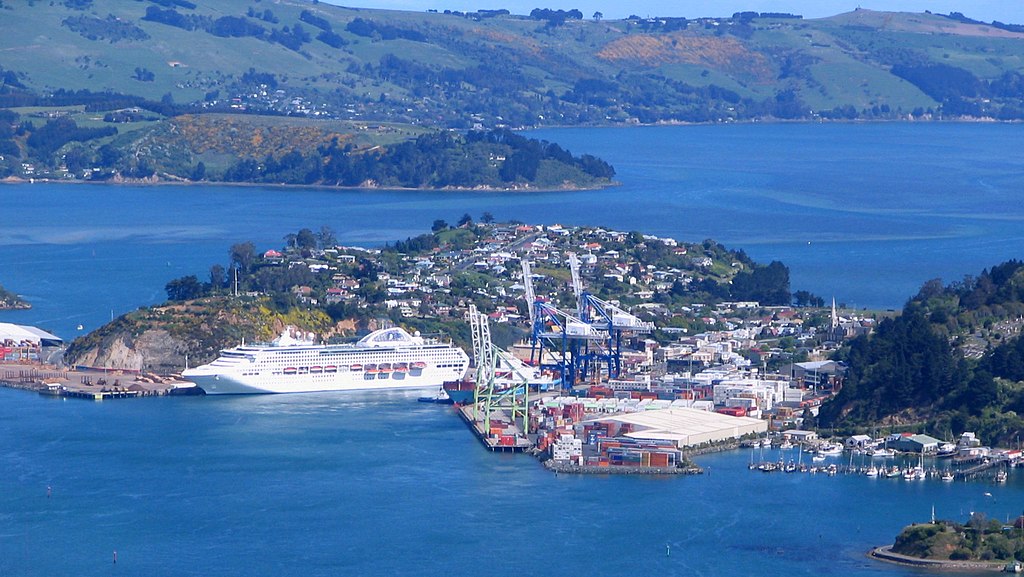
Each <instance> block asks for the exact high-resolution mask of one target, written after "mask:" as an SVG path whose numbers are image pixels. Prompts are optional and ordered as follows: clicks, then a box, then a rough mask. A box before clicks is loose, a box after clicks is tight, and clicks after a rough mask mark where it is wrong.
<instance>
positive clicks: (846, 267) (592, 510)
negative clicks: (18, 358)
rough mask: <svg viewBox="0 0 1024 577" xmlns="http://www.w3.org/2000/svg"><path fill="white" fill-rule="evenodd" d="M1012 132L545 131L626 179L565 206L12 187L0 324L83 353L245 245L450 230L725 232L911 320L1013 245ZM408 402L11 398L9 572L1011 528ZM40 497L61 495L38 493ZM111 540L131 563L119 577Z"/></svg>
mask: <svg viewBox="0 0 1024 577" xmlns="http://www.w3.org/2000/svg"><path fill="white" fill-rule="evenodd" d="M1019 130H1020V128H1019V127H1018V126H1016V125H951V124H949V125H896V124H881V125H821V126H818V125H772V126H758V125H746V126H721V127H666V128H654V129H598V130H594V129H586V130H583V129H571V130H569V129H566V130H553V131H544V132H538V133H537V135H539V136H541V137H544V138H548V139H551V140H555V141H558V142H560V143H562V144H563V145H565V146H566V147H568V148H570V149H571V150H572V151H573V152H575V153H577V154H578V153H583V152H589V153H593V154H596V155H599V156H602V157H604V158H606V159H607V160H609V161H610V162H612V163H613V164H614V165H615V166H616V168H617V170H618V172H619V179H620V180H622V181H623V183H624V184H623V185H622V186H621V187H616V188H612V189H607V190H603V191H590V192H572V193H466V192H418V191H417V192H407V191H400V192H399V191H373V192H369V193H367V192H362V191H331V190H304V189H272V188H258V187H252V188H249V187H207V186H196V187H173V188H171V187H116V186H69V185H56V184H34V185H22V186H3V187H0V203H2V207H3V208H2V210H0V249H2V250H0V283H2V284H4V285H5V286H6V287H8V288H9V289H12V290H14V291H16V292H19V293H21V294H23V295H25V296H26V297H27V298H28V299H29V300H30V301H32V303H33V304H34V305H35V308H34V309H32V310H30V311H19V312H7V313H0V321H4V322H22V323H27V324H36V325H39V326H42V327H44V328H49V329H51V330H53V331H55V332H56V333H57V334H58V335H61V336H64V337H65V338H71V337H73V336H75V334H77V329H76V326H77V325H78V324H82V325H83V326H84V330H86V331H88V330H91V329H94V328H96V327H97V326H99V325H100V324H102V323H103V322H106V321H107V320H109V319H110V316H111V315H117V314H121V313H124V312H126V311H128V310H130V309H133V308H135V307H137V306H140V305H147V304H152V303H157V302H161V301H162V300H163V299H164V297H165V294H164V288H163V287H164V285H165V284H166V282H167V281H168V280H170V279H172V278H176V277H180V276H182V275H187V274H196V275H198V276H200V277H204V276H205V275H206V271H207V270H208V269H209V266H210V265H211V264H213V263H214V262H219V263H225V262H226V261H227V252H228V247H229V245H230V244H232V243H235V242H242V241H245V240H253V241H254V242H255V243H256V245H257V247H258V248H259V249H261V250H264V249H267V248H272V247H277V246H279V245H281V244H283V240H282V239H283V237H284V235H285V234H288V233H291V232H296V231H297V230H298V229H299V228H302V227H310V228H314V229H316V228H319V226H320V225H328V226H330V227H332V228H333V229H334V230H335V231H336V232H337V234H338V237H339V240H340V242H342V243H345V244H363V245H372V244H379V243H383V242H385V241H389V240H395V239H398V238H404V237H406V236H410V235H416V234H420V233H422V232H425V231H427V230H428V229H429V227H430V224H431V223H432V222H433V220H434V219H436V218H444V219H447V220H448V221H449V222H454V221H456V220H457V219H458V218H459V217H460V216H461V215H462V214H463V213H465V212H468V213H469V214H471V215H472V216H474V217H479V216H480V215H481V214H482V213H483V212H484V211H489V212H491V213H493V214H494V216H495V217H497V218H498V219H519V220H522V221H526V222H538V223H554V222H561V223H565V224H595V225H603V226H608V227H614V228H619V229H629V230H633V229H637V230H642V231H645V232H650V233H654V234H659V235H669V236H673V237H676V238H678V239H680V240H686V241H700V240H702V239H704V238H709V237H710V238H714V239H716V240H719V241H721V242H723V243H725V244H727V245H728V246H730V247H735V248H744V249H745V250H746V251H747V252H748V253H750V254H751V255H752V256H753V257H754V258H756V259H758V260H761V261H764V262H767V261H769V260H772V259H781V260H783V261H784V262H786V263H787V264H788V265H789V266H790V267H791V269H792V271H793V286H794V288H805V289H808V290H811V291H813V292H816V293H818V294H821V295H823V296H826V297H829V296H831V295H832V294H835V295H836V297H837V299H838V300H840V301H846V302H847V303H849V304H853V305H856V306H881V307H893V308H895V307H899V306H900V305H901V303H902V302H903V301H904V300H905V299H906V298H907V297H908V296H909V295H910V294H912V293H913V292H914V291H916V289H917V287H918V286H919V285H920V284H921V283H922V282H924V281H925V280H927V279H929V278H933V277H937V276H941V277H943V278H945V279H946V280H947V281H948V280H952V279H957V278H960V277H961V276H962V275H964V274H972V273H977V272H978V271H979V270H980V268H982V267H985V266H988V265H991V264H995V263H998V262H1001V261H1002V260H1006V259H1008V258H1021V256H1022V253H1024V250H1022V249H1024V232H1021V231H1022V229H1021V227H1020V222H1021V220H1024V203H1020V202H1019V200H1018V196H1019V194H1020V192H1021V191H1022V190H1024V158H1021V157H1009V156H1008V154H1007V152H1008V151H1015V150H1019V149H1020V144H1021V139H1020V134H1019ZM448 410H449V409H447V408H445V407H442V406H435V405H426V404H419V403H416V402H415V393H412V394H409V395H401V394H397V395H387V396H384V397H373V398H370V397H366V396H364V395H359V394H354V395H353V394H324V395H319V394H310V395H295V396H271V397H235V398H173V397H167V398H151V399H139V400H131V401H115V402H104V403H90V402H82V401H75V400H60V399H50V398H43V397H38V396H36V395H33V394H29V393H25V392H23V391H14V390H7V389H0V472H2V474H0V575H15V576H22V575H24V576H36V575H39V576H49V575H83V576H91V575H108V574H110V573H112V572H114V573H125V574H132V575H147V574H152V575H204V576H217V575H252V576H262V575H267V576H270V575H275V576H277V575H304V576H305V575H311V576H318V575H339V574H354V575H436V574H450V575H453V576H461V575H479V574H481V573H484V572H487V573H495V574H508V573H519V574H525V575H549V574H587V575H623V574H639V575H687V576H690V575H705V576H716V575H722V576H726V575H729V576H732V575H753V576H760V575H765V576H767V575H783V574H786V575H815V576H820V575H843V576H847V575H852V576H858V575H912V574H913V575H917V574H918V572H915V571H913V570H910V569H904V568H901V567H896V566H891V565H884V564H880V563H876V562H874V561H871V560H868V559H867V558H865V557H864V552H865V551H866V550H867V549H868V548H870V547H872V546H875V545H880V544H885V543H889V542H891V540H892V538H893V537H894V536H895V535H896V534H897V533H898V532H899V530H900V528H901V527H902V526H904V525H905V524H908V523H910V522H913V521H921V520H926V519H927V518H928V517H929V516H930V514H931V510H932V507H933V506H934V507H935V511H936V514H937V515H938V516H940V517H947V518H954V519H960V520H962V519H965V518H966V517H967V515H968V514H969V513H970V512H971V511H983V512H986V513H988V514H989V515H991V516H993V517H996V518H999V519H1005V518H1012V517H1015V516H1016V515H1019V514H1020V503H1021V502H1022V497H1024V476H1022V474H1021V473H1020V472H1019V471H1011V473H1010V478H1009V482H1007V483H1006V484H1003V485H989V484H985V483H980V482H976V483H952V484H951V483H942V482H939V481H915V482H906V481H903V480H895V479H893V480H887V479H869V478H866V477H861V476H837V477H826V476H822V475H814V476H812V475H799V474H796V475H787V474H776V475H765V474H760V473H756V472H750V471H748V470H747V463H748V462H749V458H750V455H749V453H748V452H745V451H735V452H730V453H723V454H718V455H709V456H704V457H700V458H699V460H698V463H699V464H700V465H702V466H703V467H705V469H706V470H707V473H706V474H705V475H700V476H692V477H690V476H687V477H672V478H659V477H627V476H611V477H600V476H597V477H574V476H568V475H560V476H554V475H552V474H550V473H548V472H547V471H545V470H543V469H542V468H541V467H540V465H539V464H538V463H537V462H536V461H535V460H533V459H532V458H531V457H529V456H525V455H507V454H506V455H502V454H491V453H489V452H487V451H485V450H483V449H482V448H481V447H480V445H479V443H478V442H477V441H476V439H474V438H473V436H472V435H471V434H470V433H469V432H468V431H467V430H466V429H465V426H464V425H463V424H462V422H461V421H460V420H459V419H458V418H456V417H455V416H454V415H451V414H450V413H449V412H448ZM48 487H49V492H50V496H49V497H48V496H47V492H48V489H47V488H48ZM114 551H117V557H116V558H117V564H116V566H115V565H114V564H113V555H114V553H113V552H114Z"/></svg>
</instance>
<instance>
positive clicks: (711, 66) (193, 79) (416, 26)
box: [0, 0, 1024, 128]
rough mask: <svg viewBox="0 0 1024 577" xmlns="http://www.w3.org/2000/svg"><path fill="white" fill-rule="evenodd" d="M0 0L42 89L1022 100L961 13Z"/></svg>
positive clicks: (446, 110) (543, 103)
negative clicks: (421, 9)
mask: <svg viewBox="0 0 1024 577" xmlns="http://www.w3.org/2000/svg"><path fill="white" fill-rule="evenodd" d="M2 6H3V7H2V12H0V13H2V16H3V21H4V23H5V24H4V34H3V35H2V37H0V67H2V68H3V73H0V77H2V78H4V79H5V81H6V85H5V87H6V88H7V89H9V91H11V90H13V91H14V92H17V91H19V90H21V88H20V86H23V87H25V88H26V89H28V90H29V91H30V92H32V93H34V94H38V95H45V94H47V93H49V92H52V91H54V90H57V89H60V88H64V89H68V90H78V89H88V90H91V91H94V92H95V91H113V92H119V93H124V94H132V95H138V96H141V97H144V98H146V99H149V100H152V101H161V100H163V101H164V102H165V103H169V102H173V103H177V104H179V105H181V104H189V105H190V106H192V107H194V108H196V109H198V110H208V109H220V110H225V111H234V112H238V111H242V110H248V111H253V110H258V111H274V112H277V113H283V114H299V115H303V116H313V117H325V116H326V117H331V118H341V119H349V120H366V119H369V120H373V121H395V122H415V123H425V122H429V123H430V124H431V125H441V126H446V127H455V128H469V127H472V126H474V125H480V126H483V127H486V128H491V127H501V126H506V125H507V126H512V127H517V126H534V125H544V124H578V123H598V124H606V123H615V122H636V121H640V122H656V121H725V120H730V119H747V118H758V117H777V118H816V117H839V118H877V117H882V118H898V117H906V116H907V115H910V114H914V113H916V115H917V116H924V115H926V114H929V112H930V113H931V114H933V115H944V116H961V115H974V116H982V115H989V116H994V117H1005V118H1018V117H1020V116H1021V114H1022V110H1024V106H1022V105H1021V97H1022V93H1021V90H1020V89H1019V87H1020V86H1021V76H1020V75H1021V72H1022V69H1024V59H1022V57H1024V43H1022V42H1021V40H1022V39H1024V29H1020V27H1015V26H1008V25H998V26H992V25H985V24H981V23H974V22H973V21H970V20H969V19H967V18H964V17H962V16H960V15H954V16H953V17H949V16H940V15H935V14H927V13H926V14H910V13H882V12H873V11H869V10H857V11H854V12H850V13H847V14H841V15H838V16H835V17H831V18H824V19H816V20H805V19H802V18H794V17H787V16H788V15H778V14H772V15H767V14H766V15H760V14H757V13H752V12H751V13H739V14H737V15H735V16H734V17H733V18H719V19H696V20H686V19H683V18H645V19H641V18H639V17H632V18H630V19H627V20H617V21H609V20H600V19H592V18H588V19H584V18H581V16H582V14H580V13H579V12H578V11H570V12H561V11H550V10H534V11H533V15H532V16H516V15H510V14H507V13H504V12H506V11H482V12H475V13H468V14H463V13H444V14H442V13H433V12H428V13H414V12H399V11H383V10H368V9H358V8H343V7H338V6H333V5H327V4H323V3H315V2H305V1H299V0H281V1H278V2H274V3H266V2H259V1H255V0H250V1H242V2H235V1H228V0H206V1H202V2H196V3H192V2H189V1H187V0H150V1H148V2H145V1H138V2H116V1H114V0H65V1H63V2H58V1H56V0H55V1H53V2H40V1H37V2H11V1H10V0H7V1H5V2H3V5H2ZM8 102H11V101H10V100H8Z"/></svg>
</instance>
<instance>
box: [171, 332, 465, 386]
mask: <svg viewBox="0 0 1024 577" xmlns="http://www.w3.org/2000/svg"><path fill="white" fill-rule="evenodd" d="M287 341H288V340H287V339H285V338H282V339H279V340H278V341H277V342H275V343H274V344H270V345H253V346H246V345H244V344H243V345H241V346H237V347H234V348H230V349H225V350H223V351H221V353H220V356H219V357H218V358H217V360H215V361H213V362H212V363H210V364H207V365H202V366H200V367H196V368H193V369H186V370H185V371H184V372H183V373H182V376H183V377H184V378H185V379H187V380H189V381H191V382H193V383H195V384H196V385H197V386H199V387H200V388H202V389H203V390H204V391H206V394H208V395H225V394H245V393H306V392H316V391H349V390H352V391H355V390H384V389H425V388H438V387H440V386H441V384H442V383H443V382H445V381H451V380H455V379H461V378H462V376H463V374H464V373H465V372H466V369H467V367H468V366H469V357H467V356H466V353H465V352H464V351H463V350H462V349H460V348H459V347H456V346H454V345H451V344H445V343H429V342H425V341H424V340H423V338H422V337H420V336H419V335H418V334H417V335H416V336H413V335H410V334H409V333H408V332H406V331H405V330H403V329H400V328H390V329H381V330H378V331H374V332H372V333H370V334H368V335H366V336H365V337H363V338H362V339H361V340H360V341H359V342H358V343H356V344H349V345H314V344H309V343H304V344H303V343H296V342H295V341H294V340H293V341H291V342H287Z"/></svg>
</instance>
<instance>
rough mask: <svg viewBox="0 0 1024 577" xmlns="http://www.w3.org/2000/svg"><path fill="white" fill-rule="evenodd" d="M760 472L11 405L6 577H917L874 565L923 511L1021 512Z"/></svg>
mask: <svg viewBox="0 0 1024 577" xmlns="http://www.w3.org/2000/svg"><path fill="white" fill-rule="evenodd" d="M751 457H752V455H750V454H749V453H748V452H745V451H734V452H730V453H723V454H718V455H708V456H704V457H700V458H699V463H700V464H701V465H703V466H704V467H705V468H706V471H707V472H706V474H704V475H700V476H692V477H628V476H581V477H577V476H571V475H558V476H555V475H553V474H551V473H549V472H547V471H546V470H544V469H543V468H542V467H541V466H540V465H539V463H538V462H537V461H536V460H535V459H533V458H532V457H529V456H526V455H503V454H491V453H488V452H487V451H485V450H484V449H483V448H482V447H481V446H480V444H479V443H478V442H477V441H476V439H475V438H474V437H473V436H472V435H471V434H470V433H469V431H468V430H467V429H466V427H465V426H464V425H463V424H462V422H461V421H460V420H459V419H458V418H457V417H456V416H455V415H454V414H452V412H451V409H450V408H448V407H443V406H438V405H424V404H420V403H416V402H415V399H414V397H413V396H409V395H404V394H394V395H385V396H382V397H381V396H377V397H372V398H371V397H367V396H363V395H359V394H305V395H284V396H249V397H233V398H224V397H220V398H213V397H209V398H204V397H195V398H185V397H176V398H152V399H140V400H129V401H113V402H104V403H92V402H84V401H78V400H60V399H51V398H41V397H38V396H36V395H34V394H31V393H26V392H23V391H16V390H7V389H0V471H3V474H2V475H0V575H5V576H8V575H9V576H26V577H31V576H52V575H81V576H83V577H89V576H94V575H95V576H102V575H115V574H120V575H180V576H190V575H196V576H200V575H201V576H221V575H225V576H226V575H246V576H251V577H262V576H268V577H270V576H287V575H296V576H299V575H301V576H321V575H322V576H334V575H451V576H453V577H454V576H463V575H465V576H475V575H481V574H493V575H558V574H571V575H599V576H604V575H609V576H610V575H667V576H671V575H680V576H683V575H685V576H687V577H689V576H692V575H702V576H719V575H720V576H734V575H757V576H760V575H765V576H767V575H794V576H796V575H814V576H821V575H837V576H851V577H856V576H875V575H915V574H918V573H916V572H914V571H912V570H908V569H904V568H900V567H896V566H892V565H887V564H883V563H878V562H875V561H872V560H869V559H867V558H866V557H865V556H864V553H865V551H867V550H868V549H869V548H870V547H872V546H876V545H880V544H885V543H890V542H891V541H892V539H893V537H894V536H895V535H896V534H897V533H898V532H899V531H900V529H901V528H902V527H903V526H905V525H907V524H909V523H911V522H913V521H925V520H927V519H928V518H929V517H930V515H931V509H932V507H933V506H934V507H935V512H936V515H938V516H939V517H940V518H954V519H961V520H962V519H966V518H967V516H968V515H969V514H970V512H971V511H984V512H986V513H987V514H988V515H990V516H992V517H995V518H999V519H1003V520H1005V519H1006V518H1007V517H1013V518H1015V516H1016V515H1018V514H1020V503H1021V499H1022V497H1024V478H1022V476H1021V474H1020V473H1019V472H1017V471H1011V476H1010V481H1009V482H1008V483H1007V484H1005V485H999V486H995V485H989V484H984V483H953V484H950V483H942V482H940V481H916V482H907V481H903V480H902V479H899V480H895V479H869V478H867V477H863V476H842V475H840V476H837V477H827V476H824V475H813V476H812V475H809V474H788V475H787V474H783V473H778V474H772V475H766V474H763V473H759V472H754V471H748V470H747V467H746V464H747V462H748V461H749V459H750V458H751ZM790 457H794V456H793V455H790ZM48 488H49V490H50V496H47V490H48ZM115 551H116V552H117V564H116V566H115V565H114V563H113V556H114V552H115Z"/></svg>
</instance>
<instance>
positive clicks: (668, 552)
mask: <svg viewBox="0 0 1024 577" xmlns="http://www.w3.org/2000/svg"><path fill="white" fill-rule="evenodd" d="M670 555H672V546H671V545H669V544H668V543H665V556H666V557H668V556H670Z"/></svg>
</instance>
